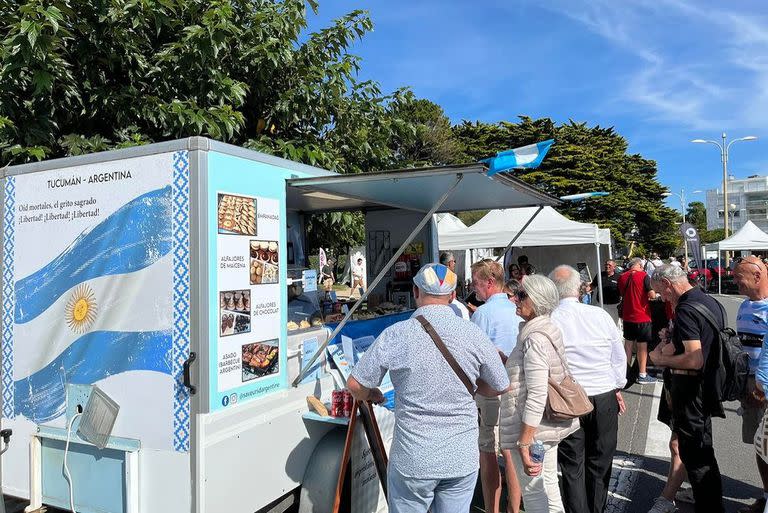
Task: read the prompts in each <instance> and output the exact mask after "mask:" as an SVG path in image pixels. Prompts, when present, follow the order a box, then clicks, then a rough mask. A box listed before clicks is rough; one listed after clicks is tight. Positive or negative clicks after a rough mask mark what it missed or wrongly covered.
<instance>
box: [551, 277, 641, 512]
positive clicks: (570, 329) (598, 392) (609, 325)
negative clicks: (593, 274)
mask: <svg viewBox="0 0 768 513" xmlns="http://www.w3.org/2000/svg"><path fill="white" fill-rule="evenodd" d="M549 277H550V279H551V280H552V281H554V282H555V285H556V286H557V290H558V292H559V293H560V306H558V307H557V309H555V311H554V312H552V322H554V323H555V325H557V327H559V328H560V330H561V331H562V332H563V343H564V345H565V355H566V359H567V361H568V367H569V368H570V371H571V375H572V376H573V378H574V379H575V380H576V381H577V382H578V383H579V384H580V385H581V386H582V387H584V390H585V391H586V392H587V395H588V396H589V400H590V402H591V403H592V405H593V406H594V410H592V412H591V413H589V414H588V415H585V416H583V417H581V418H580V419H579V422H580V424H581V429H579V430H578V431H576V432H575V433H573V434H572V435H570V436H569V437H567V438H566V439H565V440H563V441H561V442H560V445H559V446H558V452H557V455H558V463H559V464H560V468H561V470H562V476H563V477H562V479H563V481H562V483H563V504H564V506H565V511H566V512H567V513H582V512H590V513H602V512H603V509H604V508H605V504H606V500H607V497H608V483H609V480H610V478H611V467H612V464H613V455H614V453H615V452H616V441H617V433H618V429H619V421H618V415H621V414H622V413H624V410H625V406H624V399H623V398H622V397H621V392H620V391H621V389H622V388H623V387H624V385H625V384H626V382H627V379H626V372H627V355H626V353H625V351H624V337H623V336H622V334H621V332H620V331H619V329H618V328H617V327H616V323H614V322H613V319H611V316H610V315H608V313H606V312H605V311H604V310H603V309H601V308H598V307H596V306H591V305H585V304H583V303H580V302H579V285H580V284H581V276H580V275H579V272H578V271H577V270H576V269H574V268H573V267H570V266H567V265H561V266H559V267H556V268H555V269H554V270H553V271H552V272H551V273H550V275H549Z"/></svg>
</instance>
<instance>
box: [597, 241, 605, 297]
mask: <svg viewBox="0 0 768 513" xmlns="http://www.w3.org/2000/svg"><path fill="white" fill-rule="evenodd" d="M595 253H597V270H596V271H595V272H596V273H597V294H598V297H599V298H600V308H602V307H603V273H601V272H600V269H601V268H602V265H601V262H600V243H599V242H595Z"/></svg>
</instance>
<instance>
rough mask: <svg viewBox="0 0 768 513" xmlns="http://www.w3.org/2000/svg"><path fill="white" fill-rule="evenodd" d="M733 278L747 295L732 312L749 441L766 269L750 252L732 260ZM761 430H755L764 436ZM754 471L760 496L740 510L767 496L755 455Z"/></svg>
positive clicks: (767, 314) (767, 478)
mask: <svg viewBox="0 0 768 513" xmlns="http://www.w3.org/2000/svg"><path fill="white" fill-rule="evenodd" d="M734 261H735V264H734V267H733V269H734V271H733V281H734V283H736V285H737V286H738V288H739V293H740V294H744V295H745V296H747V298H746V299H745V300H744V301H743V302H742V304H741V305H740V306H739V313H738V314H737V315H736V332H737V333H738V334H739V339H740V340H741V345H742V347H743V348H744V351H746V352H747V353H748V354H749V371H750V379H749V382H748V385H747V395H746V397H745V398H744V399H742V400H741V409H742V412H743V413H742V416H741V419H742V422H741V437H742V442H744V443H748V444H752V443H754V441H755V434H756V433H757V432H758V431H761V428H760V426H761V420H762V419H763V416H764V413H765V395H764V394H763V393H762V391H761V390H760V389H759V387H757V385H756V381H757V380H756V377H754V378H753V377H752V374H753V373H755V374H756V373H757V370H758V366H759V362H760V361H761V360H762V359H763V357H764V356H766V352H765V351H763V350H762V349H763V348H764V347H765V342H764V339H765V335H766V334H768V269H766V266H765V264H764V263H763V262H762V260H761V259H760V258H758V257H756V256H753V255H750V256H748V257H744V258H736V259H734ZM764 434H765V433H762V434H760V433H758V435H762V436H764ZM756 461H757V470H758V473H759V474H760V478H761V481H762V483H763V497H758V498H757V499H756V500H755V502H754V503H753V504H751V505H750V506H747V507H746V508H742V509H741V510H739V511H740V513H741V512H744V513H752V512H762V511H763V510H764V508H765V504H766V500H767V499H768V464H766V462H765V461H764V459H763V458H761V457H760V452H759V451H758V455H757V457H756Z"/></svg>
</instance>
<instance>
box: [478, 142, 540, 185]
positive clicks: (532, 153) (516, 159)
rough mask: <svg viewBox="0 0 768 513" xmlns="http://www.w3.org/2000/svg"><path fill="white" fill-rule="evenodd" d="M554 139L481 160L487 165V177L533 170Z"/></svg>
mask: <svg viewBox="0 0 768 513" xmlns="http://www.w3.org/2000/svg"><path fill="white" fill-rule="evenodd" d="M554 142H555V140H554V139H548V140H546V141H542V142H538V143H536V144H529V145H528V146H523V147H521V148H514V149H512V150H506V151H502V152H500V153H498V154H497V155H496V156H495V157H491V158H488V159H483V160H481V161H480V162H486V163H488V165H489V169H488V176H493V175H495V174H496V173H501V172H504V171H509V170H510V169H533V168H537V167H539V165H541V162H542V160H544V157H545V156H546V154H547V152H548V151H549V147H550V146H552V144H553V143H554Z"/></svg>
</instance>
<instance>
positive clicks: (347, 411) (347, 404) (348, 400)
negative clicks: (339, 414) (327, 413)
mask: <svg viewBox="0 0 768 513" xmlns="http://www.w3.org/2000/svg"><path fill="white" fill-rule="evenodd" d="M343 392H344V416H345V417H347V418H349V417H351V416H352V401H353V399H352V393H351V392H350V391H349V390H347V389H346V388H345V389H344V390H343Z"/></svg>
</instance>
